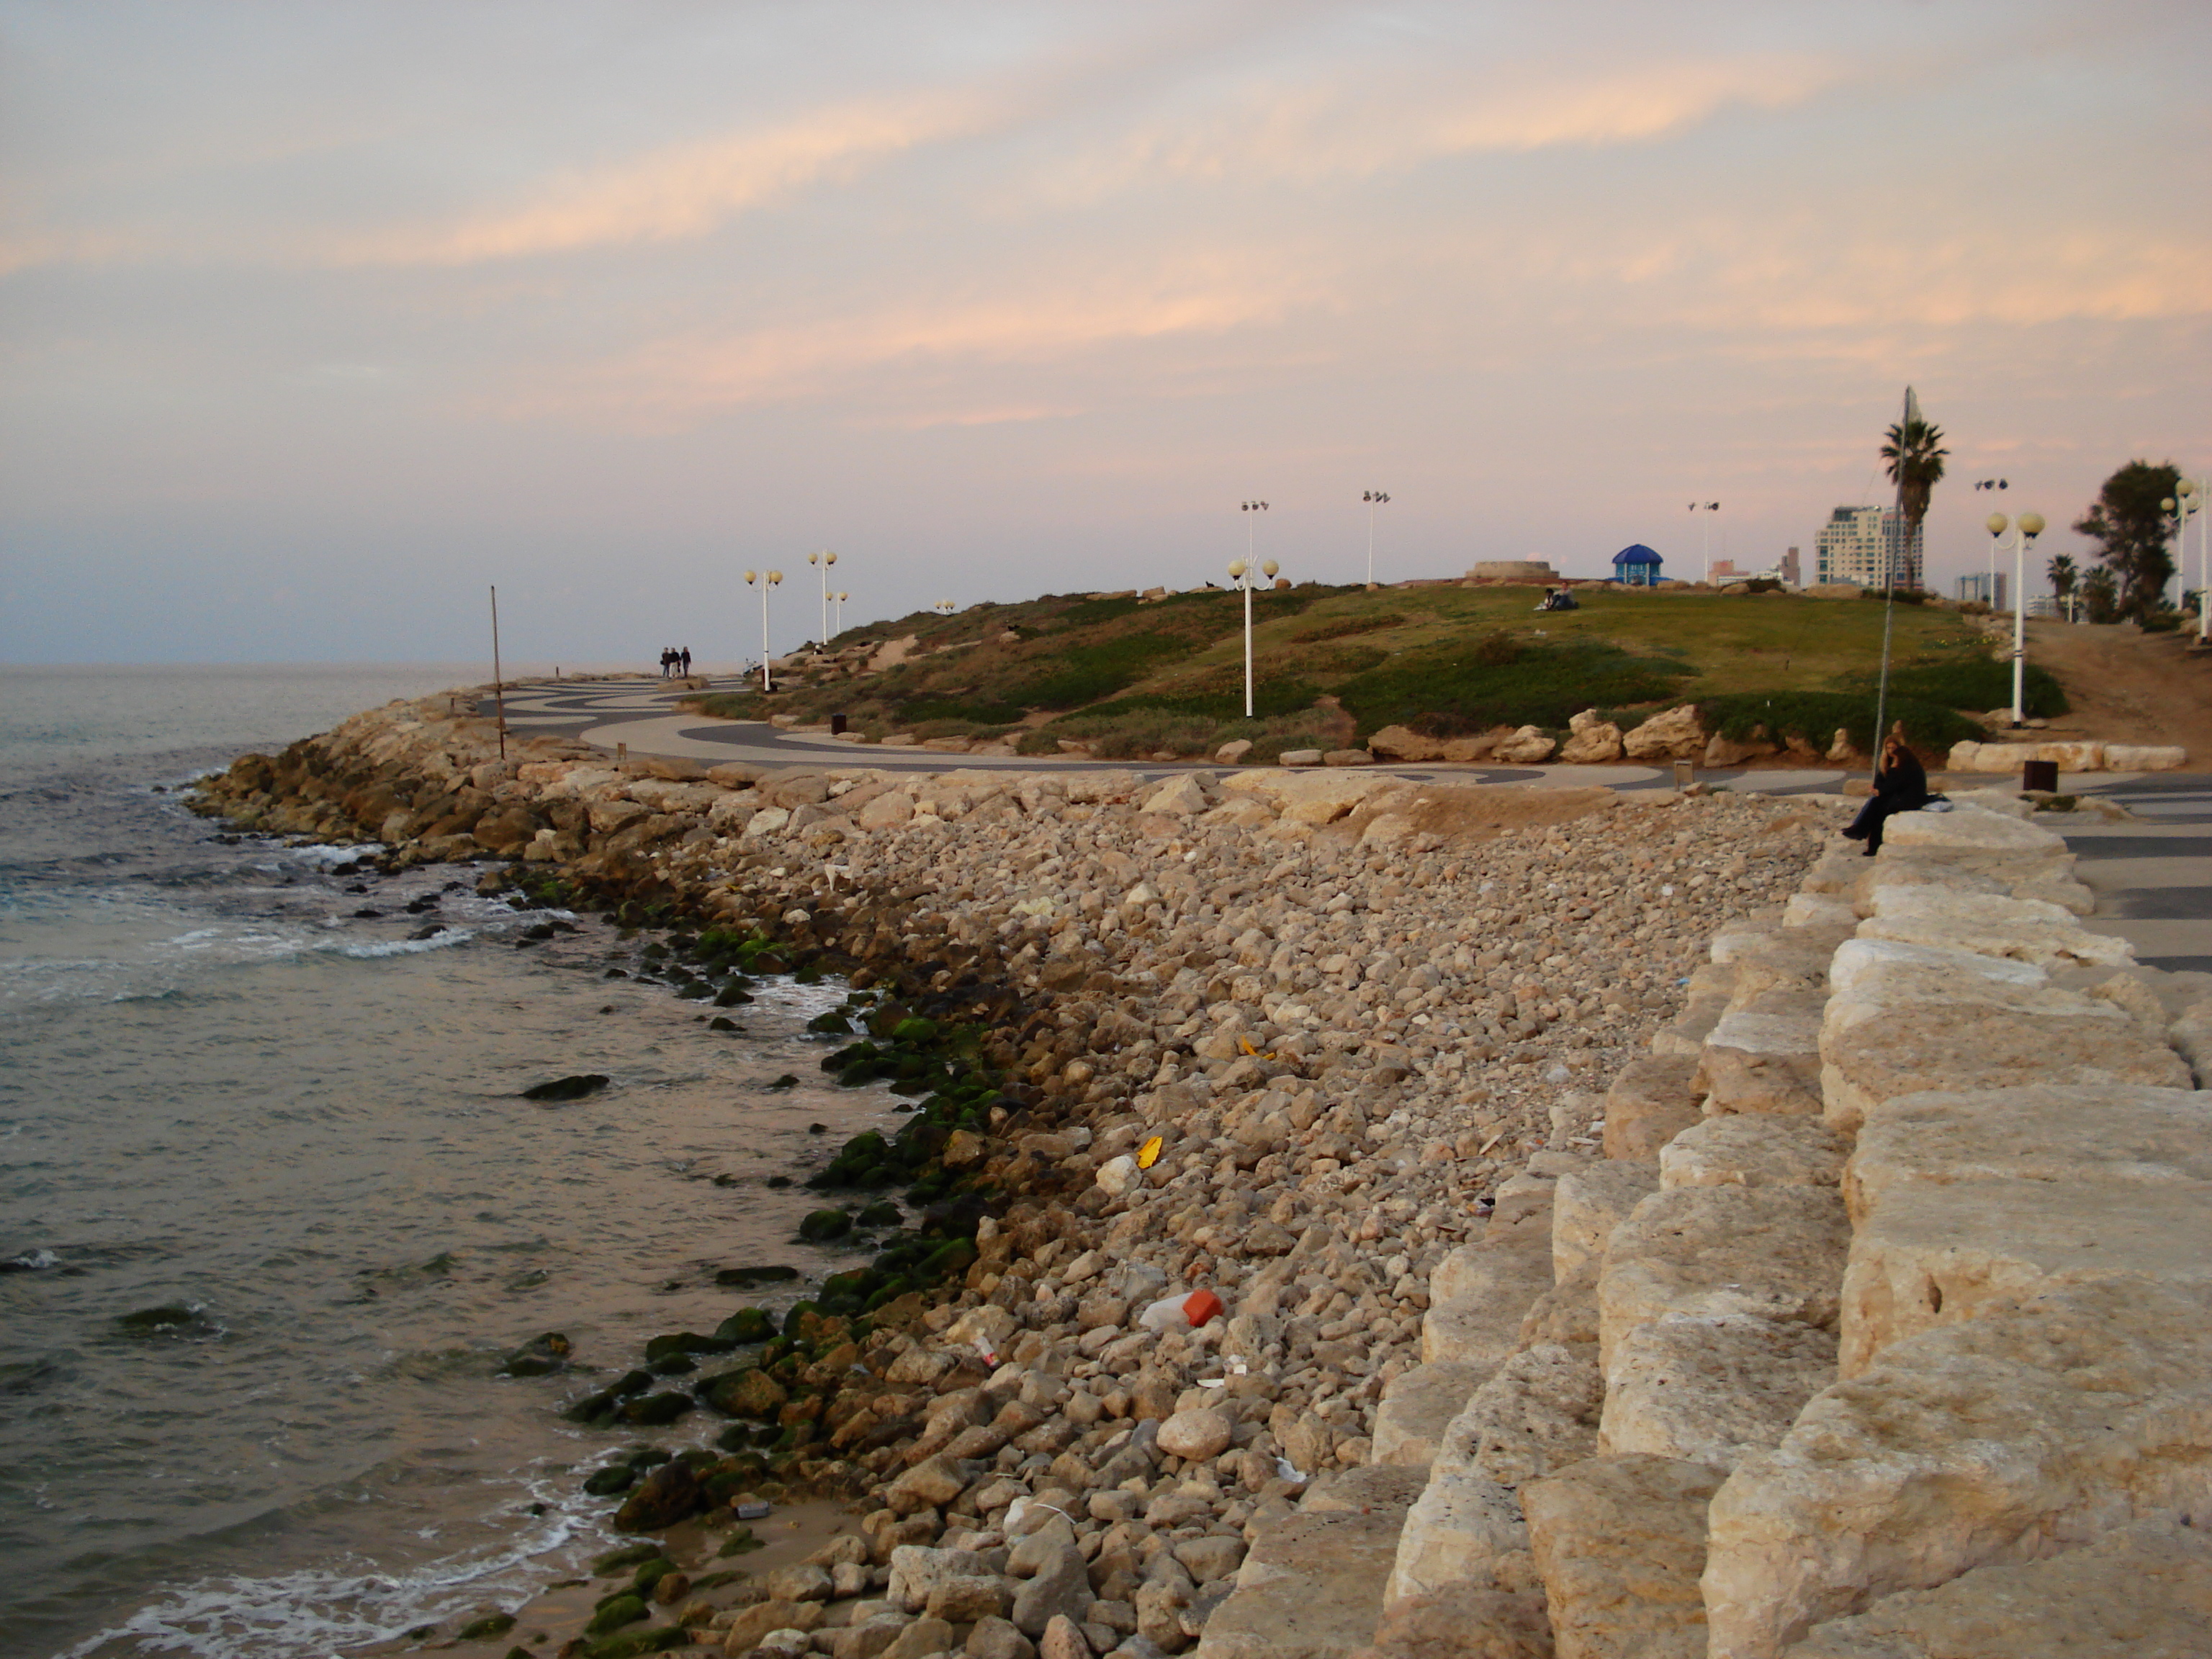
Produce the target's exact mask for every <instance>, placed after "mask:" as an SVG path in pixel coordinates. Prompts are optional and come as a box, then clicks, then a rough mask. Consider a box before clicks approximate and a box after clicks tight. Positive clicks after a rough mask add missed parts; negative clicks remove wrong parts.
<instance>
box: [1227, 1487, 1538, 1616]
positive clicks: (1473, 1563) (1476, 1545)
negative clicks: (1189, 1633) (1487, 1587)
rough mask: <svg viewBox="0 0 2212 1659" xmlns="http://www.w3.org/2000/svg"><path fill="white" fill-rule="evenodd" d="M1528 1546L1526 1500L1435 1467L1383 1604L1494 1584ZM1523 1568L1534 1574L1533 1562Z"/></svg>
mask: <svg viewBox="0 0 2212 1659" xmlns="http://www.w3.org/2000/svg"><path fill="white" fill-rule="evenodd" d="M1527 1554H1528V1527H1527V1525H1526V1523H1524V1522H1522V1518H1521V1500H1520V1498H1518V1497H1517V1496H1516V1495H1515V1494H1514V1493H1513V1492H1511V1491H1510V1490H1509V1489H1508V1488H1507V1487H1504V1486H1500V1485H1499V1484H1498V1482H1497V1481H1495V1480H1492V1479H1491V1478H1490V1477H1489V1476H1488V1475H1486V1474H1478V1473H1477V1472H1476V1471H1474V1470H1473V1469H1467V1468H1460V1469H1438V1470H1435V1471H1432V1472H1431V1474H1430V1476H1429V1484H1428V1485H1427V1486H1425V1487H1424V1488H1422V1491H1421V1495H1420V1497H1419V1498H1416V1499H1415V1500H1414V1502H1413V1507H1412V1508H1411V1509H1409V1510H1407V1511H1406V1517H1405V1522H1404V1526H1403V1529H1402V1531H1401V1533H1400V1534H1399V1538H1398V1546H1397V1552H1396V1554H1395V1557H1394V1558H1393V1560H1392V1564H1391V1568H1390V1574H1389V1584H1388V1586H1387V1588H1386V1589H1385V1590H1384V1592H1383V1601H1384V1603H1385V1604H1386V1605H1395V1604H1396V1603H1398V1602H1400V1601H1404V1600H1406V1599H1407V1597H1408V1596H1414V1595H1431V1594H1433V1593H1434V1592H1436V1591H1437V1590H1440V1589H1443V1588H1444V1587H1445V1586H1446V1585H1448V1584H1456V1583H1466V1582H1468V1581H1473V1582H1474V1583H1486V1582H1487V1583H1495V1582H1496V1580H1497V1578H1498V1577H1499V1576H1500V1575H1501V1574H1502V1575H1504V1577H1508V1578H1510V1577H1511V1576H1512V1573H1513V1571H1514V1568H1515V1565H1516V1564H1515V1563H1514V1562H1513V1560H1512V1558H1513V1557H1515V1556H1516V1555H1518V1556H1520V1557H1522V1561H1523V1562H1524V1563H1525V1562H1526V1558H1527ZM1247 1567H1248V1568H1249V1561H1248V1563H1247ZM1524 1571H1528V1572H1529V1573H1530V1574H1531V1576H1533V1571H1534V1569H1533V1567H1525V1568H1524ZM1210 1628H1211V1627H1209V1633H1210Z"/></svg>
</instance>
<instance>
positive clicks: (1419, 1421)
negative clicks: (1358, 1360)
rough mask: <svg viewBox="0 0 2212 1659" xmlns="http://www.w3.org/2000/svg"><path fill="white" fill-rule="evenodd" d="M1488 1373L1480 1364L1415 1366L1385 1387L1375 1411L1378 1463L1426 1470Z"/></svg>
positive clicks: (1375, 1454)
mask: <svg viewBox="0 0 2212 1659" xmlns="http://www.w3.org/2000/svg"><path fill="white" fill-rule="evenodd" d="M1488 1375H1489V1373H1488V1371H1487V1370H1485V1369H1484V1368H1483V1367H1481V1366H1479V1365H1460V1364H1449V1363H1441V1364H1432V1365H1415V1366H1414V1367H1413V1368H1412V1369H1411V1370H1406V1371H1401V1372H1400V1373H1399V1374H1398V1375H1397V1376H1395V1377H1393V1378H1392V1379H1391V1380H1390V1381H1389V1383H1385V1384H1383V1398H1382V1399H1381V1401H1378V1402H1377V1403H1376V1407H1375V1435H1374V1449H1373V1452H1372V1454H1371V1455H1373V1457H1374V1459H1375V1461H1376V1462H1377V1463H1382V1464H1406V1465H1409V1466H1413V1467H1417V1468H1426V1467H1427V1466H1428V1465H1429V1464H1431V1462H1435V1461H1436V1455H1437V1445H1438V1443H1440V1442H1441V1441H1442V1440H1443V1434H1444V1430H1445V1429H1446V1427H1447V1426H1449V1424H1450V1422H1451V1420H1452V1419H1454V1418H1455V1417H1457V1416H1458V1415H1459V1414H1460V1413H1461V1411H1462V1409H1464V1408H1465V1407H1466V1405H1467V1402H1468V1401H1469V1400H1470V1399H1472V1398H1474V1391H1475V1389H1478V1388H1479V1387H1480V1386H1481V1384H1482V1383H1483V1381H1484V1380H1485V1378H1486V1376H1488Z"/></svg>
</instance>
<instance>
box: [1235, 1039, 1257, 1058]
mask: <svg viewBox="0 0 2212 1659" xmlns="http://www.w3.org/2000/svg"><path fill="white" fill-rule="evenodd" d="M1237 1047H1238V1048H1242V1049H1243V1051H1244V1052H1245V1053H1246V1054H1258V1053H1259V1052H1260V1051H1259V1050H1258V1049H1257V1048H1254V1047H1253V1046H1252V1039H1251V1038H1249V1037H1238V1038H1237Z"/></svg>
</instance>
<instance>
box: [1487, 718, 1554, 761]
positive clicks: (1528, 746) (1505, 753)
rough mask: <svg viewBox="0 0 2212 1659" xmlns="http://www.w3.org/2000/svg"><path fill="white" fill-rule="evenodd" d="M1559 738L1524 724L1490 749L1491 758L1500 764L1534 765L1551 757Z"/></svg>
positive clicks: (1539, 728) (1536, 727)
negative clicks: (1551, 736)
mask: <svg viewBox="0 0 2212 1659" xmlns="http://www.w3.org/2000/svg"><path fill="white" fill-rule="evenodd" d="M1558 747H1559V740H1558V739H1557V738H1548V737H1546V736H1545V735H1544V732H1543V731H1542V729H1541V727H1538V726H1522V727H1520V728H1519V729H1518V730H1516V732H1514V733H1513V734H1512V735H1511V736H1510V737H1509V738H1505V739H1504V741H1503V742H1501V743H1500V744H1498V746H1497V747H1496V748H1495V749H1493V750H1491V751H1490V753H1491V758H1492V760H1495V761H1497V762H1498V763H1499V764H1500V765H1502V766H1536V765H1541V763H1543V762H1545V761H1547V760H1549V759H1551V758H1552V751H1553V750H1555V749H1557V748H1558Z"/></svg>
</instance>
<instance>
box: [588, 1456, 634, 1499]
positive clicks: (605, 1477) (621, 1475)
mask: <svg viewBox="0 0 2212 1659" xmlns="http://www.w3.org/2000/svg"><path fill="white" fill-rule="evenodd" d="M636 1484H637V1471H636V1470H635V1469H634V1468H630V1466H629V1464H627V1463H610V1464H608V1465H607V1466H606V1468H603V1469H594V1470H592V1473H591V1474H588V1475H586V1476H585V1477H584V1490H585V1491H586V1492H588V1493H590V1494H591V1495H592V1497H594V1498H612V1497H614V1496H616V1495H617V1493H620V1492H628V1491H629V1489H630V1488H631V1487H632V1486H635V1485H636Z"/></svg>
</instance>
